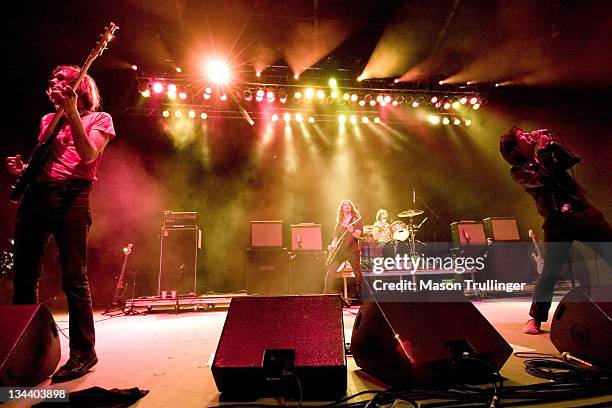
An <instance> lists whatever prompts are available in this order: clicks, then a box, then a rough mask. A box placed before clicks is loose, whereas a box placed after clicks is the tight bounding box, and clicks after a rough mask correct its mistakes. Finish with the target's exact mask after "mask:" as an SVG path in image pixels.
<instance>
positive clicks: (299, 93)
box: [293, 91, 302, 99]
mask: <svg viewBox="0 0 612 408" xmlns="http://www.w3.org/2000/svg"><path fill="white" fill-rule="evenodd" d="M293 97H294V98H295V99H302V93H301V92H300V91H296V92H295V93H294V94H293Z"/></svg>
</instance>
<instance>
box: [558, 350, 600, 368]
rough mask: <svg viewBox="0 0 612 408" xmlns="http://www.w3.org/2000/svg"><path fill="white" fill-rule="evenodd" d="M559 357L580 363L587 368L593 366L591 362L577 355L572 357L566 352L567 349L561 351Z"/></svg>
mask: <svg viewBox="0 0 612 408" xmlns="http://www.w3.org/2000/svg"><path fill="white" fill-rule="evenodd" d="M561 358H563V360H565V361H568V362H570V361H571V362H574V363H578V364H582V365H584V366H587V367H589V368H593V364H591V363H589V362H588V361H584V360H582V359H579V358H578V357H574V356H572V355H571V354H570V353H568V352H567V351H564V352H563V353H561Z"/></svg>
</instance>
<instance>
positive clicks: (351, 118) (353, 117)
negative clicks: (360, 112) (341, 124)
mask: <svg viewBox="0 0 612 408" xmlns="http://www.w3.org/2000/svg"><path fill="white" fill-rule="evenodd" d="M350 121H351V123H357V116H355V115H351V117H350Z"/></svg>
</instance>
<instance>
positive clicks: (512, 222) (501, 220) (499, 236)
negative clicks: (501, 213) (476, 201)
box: [482, 217, 521, 241]
mask: <svg viewBox="0 0 612 408" xmlns="http://www.w3.org/2000/svg"><path fill="white" fill-rule="evenodd" d="M482 222H483V225H484V230H485V235H486V237H487V238H490V239H491V240H492V241H520V240H521V237H520V236H519V230H518V223H517V222H516V218H512V217H489V218H485V219H484V220H482Z"/></svg>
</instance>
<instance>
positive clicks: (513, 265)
mask: <svg viewBox="0 0 612 408" xmlns="http://www.w3.org/2000/svg"><path fill="white" fill-rule="evenodd" d="M532 251H533V244H532V243H530V242H496V243H493V244H492V245H489V246H488V247H487V256H486V258H485V261H484V263H485V269H484V270H483V271H478V273H477V274H476V279H477V280H479V281H481V282H485V281H487V280H490V279H495V280H497V281H499V282H517V283H521V282H522V283H531V282H533V281H535V280H536V279H537V277H538V272H537V267H536V264H535V261H534V260H533V258H532V256H531V254H532Z"/></svg>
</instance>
